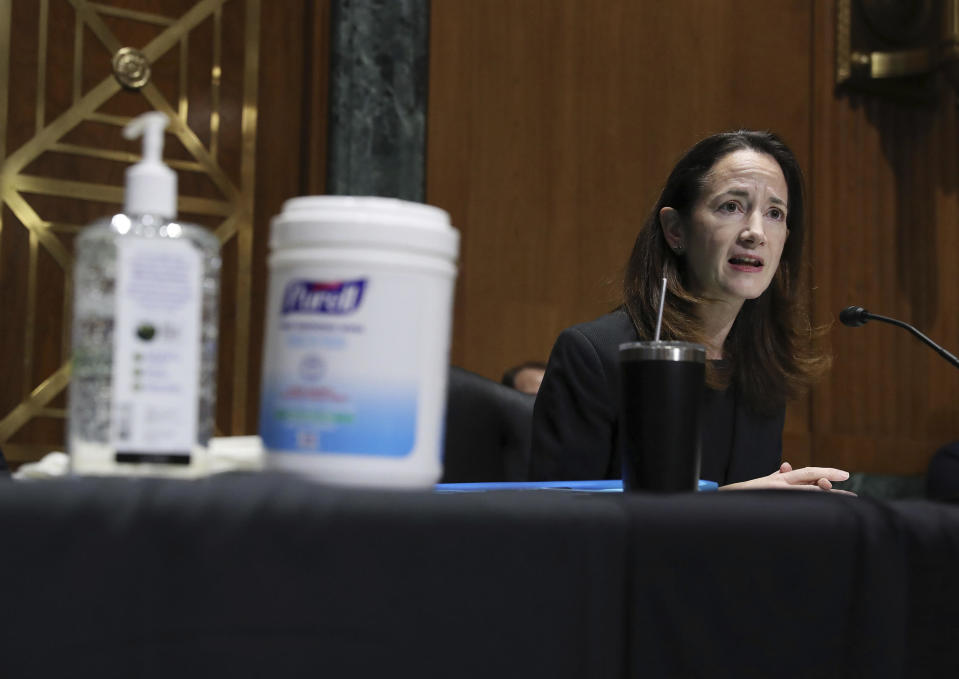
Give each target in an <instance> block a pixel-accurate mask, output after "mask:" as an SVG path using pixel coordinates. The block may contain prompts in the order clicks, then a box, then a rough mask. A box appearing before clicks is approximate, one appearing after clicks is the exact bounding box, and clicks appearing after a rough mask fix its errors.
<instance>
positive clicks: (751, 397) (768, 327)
mask: <svg viewBox="0 0 959 679" xmlns="http://www.w3.org/2000/svg"><path fill="white" fill-rule="evenodd" d="M744 149H750V150H753V151H757V152H759V153H763V154H766V155H769V156H771V157H772V158H773V159H775V160H776V162H777V163H778V164H779V167H780V168H781V169H782V173H783V177H784V178H785V179H786V186H787V189H788V191H789V196H788V202H789V204H788V206H787V213H786V214H787V216H786V225H787V227H788V228H789V238H787V239H786V244H785V246H784V248H783V252H782V257H781V259H780V262H779V268H778V269H777V270H776V274H775V276H774V277H773V280H772V282H771V283H770V285H769V287H768V288H767V289H766V290H765V291H764V292H763V294H762V295H760V296H759V297H757V298H756V299H747V300H746V301H745V302H744V303H743V306H742V309H740V311H739V315H738V316H737V317H736V321H735V322H734V323H733V326H732V328H731V329H730V331H729V335H728V336H727V337H726V342H725V344H724V345H723V358H724V359H725V361H723V363H722V364H721V366H715V365H710V366H709V367H708V369H707V375H706V379H707V384H708V385H709V386H710V387H713V388H723V387H726V386H728V385H730V384H731V385H732V386H734V387H735V388H736V389H737V391H738V392H739V394H740V395H741V396H743V397H744V398H745V400H746V402H747V404H748V405H749V406H750V407H751V408H752V409H753V410H754V411H756V412H761V413H768V412H770V411H774V410H775V409H777V408H779V407H781V406H782V405H783V404H784V403H785V402H786V401H787V400H789V399H793V398H797V397H799V396H801V395H802V394H803V393H804V392H805V391H806V389H808V388H809V387H810V386H811V385H812V384H813V383H814V382H815V381H816V380H817V379H818V378H819V377H820V376H821V375H822V374H823V373H824V372H825V371H826V370H828V368H829V364H830V358H829V357H828V356H826V355H824V354H823V353H822V352H821V351H820V350H819V348H818V346H817V339H818V336H819V333H818V332H817V331H815V330H814V329H813V328H812V327H811V326H810V323H809V313H808V311H807V309H806V308H805V306H804V304H803V291H802V287H801V285H800V279H801V268H802V247H803V240H804V234H805V228H804V227H805V222H804V218H805V215H804V200H803V178H802V171H801V170H800V169H799V163H798V162H797V161H796V157H795V156H794V155H793V153H792V151H790V150H789V148H788V147H787V146H786V145H785V144H784V143H783V142H782V140H781V139H779V137H777V136H776V135H774V134H773V133H771V132H757V131H752V130H738V131H735V132H723V133H720V134H714V135H712V136H710V137H707V138H706V139H703V140H702V141H700V142H699V143H697V144H696V145H695V146H693V147H692V148H691V149H690V150H689V151H687V152H686V154H685V155H684V156H683V157H682V158H681V159H680V160H679V162H678V163H677V164H676V166H675V167H674V168H673V171H672V172H671V173H670V175H669V178H668V179H667V180H666V185H665V186H664V187H663V191H662V193H661V194H660V196H659V200H658V201H656V206H655V207H654V208H653V210H652V212H650V214H649V216H648V217H647V218H646V221H645V223H644V224H643V227H642V229H640V232H639V234H638V235H637V236H636V243H635V245H634V246H633V252H632V254H631V255H630V257H629V261H628V262H627V264H626V273H625V280H624V283H623V297H624V306H625V308H626V311H627V313H628V314H629V316H630V318H631V319H632V322H633V325H634V326H635V327H636V331H637V332H638V333H639V336H640V337H641V338H643V339H651V338H652V337H653V334H654V332H655V327H656V316H657V312H658V306H659V287H660V282H661V281H662V277H663V272H664V271H666V272H667V273H666V275H667V285H666V306H665V309H664V311H663V325H662V330H661V337H663V338H664V339H673V340H684V341H687V342H699V343H703V340H704V337H703V329H702V323H701V322H700V320H699V316H698V315H697V308H698V307H699V306H700V305H701V304H704V303H706V301H707V300H705V299H703V298H701V297H698V296H696V295H694V294H693V293H692V292H690V290H689V287H688V284H689V277H688V273H687V270H686V259H685V257H683V256H682V255H677V254H676V253H674V252H673V251H672V249H671V248H670V247H669V245H668V243H667V242H666V238H665V236H664V235H663V230H662V227H661V225H660V221H659V212H660V210H661V209H662V208H664V207H671V208H673V209H675V210H676V211H677V212H678V213H679V214H680V216H681V218H682V219H684V220H688V219H689V218H690V215H691V214H692V210H693V207H694V206H695V204H696V202H697V201H698V200H699V198H700V195H701V193H702V190H703V187H704V183H705V180H706V176H707V174H708V173H709V171H710V170H711V169H712V167H713V166H714V165H715V164H716V163H717V162H718V161H719V160H720V159H721V158H723V157H725V156H726V155H728V154H730V153H732V152H734V151H739V150H744Z"/></svg>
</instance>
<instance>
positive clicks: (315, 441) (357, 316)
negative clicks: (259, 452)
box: [260, 267, 428, 458]
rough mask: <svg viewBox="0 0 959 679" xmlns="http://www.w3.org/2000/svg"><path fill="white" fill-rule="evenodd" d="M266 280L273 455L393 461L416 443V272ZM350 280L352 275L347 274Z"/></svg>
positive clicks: (265, 401) (266, 403) (302, 274)
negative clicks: (367, 457) (345, 456)
mask: <svg viewBox="0 0 959 679" xmlns="http://www.w3.org/2000/svg"><path fill="white" fill-rule="evenodd" d="M284 273H285V274H286V275H284V276H280V275H277V276H275V277H274V279H272V280H271V290H270V300H269V308H268V312H267V313H268V318H267V323H268V325H267V337H266V347H265V350H266V352H267V357H268V360H267V361H266V362H265V365H266V366H267V367H266V368H265V371H264V375H263V389H262V403H261V408H260V435H261V436H262V438H263V441H264V444H265V446H266V447H267V448H269V449H270V450H276V451H283V452H291V453H303V454H319V453H323V454H337V453H340V454H358V455H370V456H380V457H391V458H399V457H405V456H406V455H409V453H410V452H411V451H412V450H413V447H414V444H415V442H416V424H417V406H418V384H419V380H418V376H419V365H418V352H417V348H418V347H417V339H418V337H417V330H418V328H419V327H420V324H419V317H420V315H421V313H422V310H421V308H420V307H421V305H422V304H423V299H424V295H423V294H422V290H423V287H422V286H424V285H426V284H428V281H427V280H425V279H424V277H423V276H422V275H420V274H417V273H416V272H404V271H384V272H378V273H376V274H375V275H356V274H355V272H350V271H347V270H346V267H344V270H342V271H340V270H337V268H336V267H330V268H329V269H328V270H324V275H322V276H317V275H316V269H315V268H313V267H302V268H297V267H294V268H293V270H287V271H285V272H284ZM351 273H352V274H353V275H350V274H351Z"/></svg>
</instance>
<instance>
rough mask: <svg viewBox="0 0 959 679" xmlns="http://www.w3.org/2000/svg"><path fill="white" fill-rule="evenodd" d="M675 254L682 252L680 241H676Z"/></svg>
mask: <svg viewBox="0 0 959 679" xmlns="http://www.w3.org/2000/svg"><path fill="white" fill-rule="evenodd" d="M676 254H677V255H681V254H683V244H682V243H677V244H676Z"/></svg>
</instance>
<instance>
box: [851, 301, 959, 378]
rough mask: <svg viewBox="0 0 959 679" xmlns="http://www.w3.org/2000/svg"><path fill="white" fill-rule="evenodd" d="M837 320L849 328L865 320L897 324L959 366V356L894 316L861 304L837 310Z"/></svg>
mask: <svg viewBox="0 0 959 679" xmlns="http://www.w3.org/2000/svg"><path fill="white" fill-rule="evenodd" d="M839 320H840V321H841V322H842V324H843V325H848V326H849V327H850V328H858V327H859V326H860V325H865V323H866V321H882V322H883V323H889V324H891V325H898V326H899V327H900V328H905V329H906V330H908V331H909V332H911V333H912V334H913V335H915V336H916V337H918V338H919V339H920V340H922V341H923V342H925V343H926V344H928V345H929V346H930V347H932V348H933V349H935V350H936V353H937V354H939V355H940V356H942V357H943V358H944V359H946V360H947V361H949V362H950V363H952V365H954V366H955V367H957V368H959V358H956V357H955V356H953V355H952V354H950V353H949V352H948V351H946V350H945V349H943V348H942V347H940V346H939V345H938V344H936V343H935V342H933V341H932V340H931V339H929V338H928V337H926V336H925V335H923V334H922V333H921V332H919V331H918V330H916V329H915V328H914V327H912V326H911V325H909V324H908V323H903V322H902V321H897V320H896V319H895V318H887V317H886V316H880V315H879V314H871V313H869V312H868V311H866V310H865V309H863V308H862V307H861V306H849V307H846V308H845V309H843V310H842V311H840V312H839Z"/></svg>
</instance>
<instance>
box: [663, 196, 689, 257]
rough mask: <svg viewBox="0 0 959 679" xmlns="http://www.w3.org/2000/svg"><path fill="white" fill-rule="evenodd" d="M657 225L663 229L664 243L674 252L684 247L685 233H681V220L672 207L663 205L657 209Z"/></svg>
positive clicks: (679, 251)
mask: <svg viewBox="0 0 959 679" xmlns="http://www.w3.org/2000/svg"><path fill="white" fill-rule="evenodd" d="M659 226H660V227H661V228H662V229H663V237H664V238H665V239H666V243H667V244H668V245H669V247H670V248H672V250H673V252H675V253H676V254H682V252H683V250H685V249H686V234H685V233H683V220H682V218H680V216H679V212H677V211H676V210H675V209H674V208H671V207H664V208H663V209H662V210H660V211H659Z"/></svg>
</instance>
